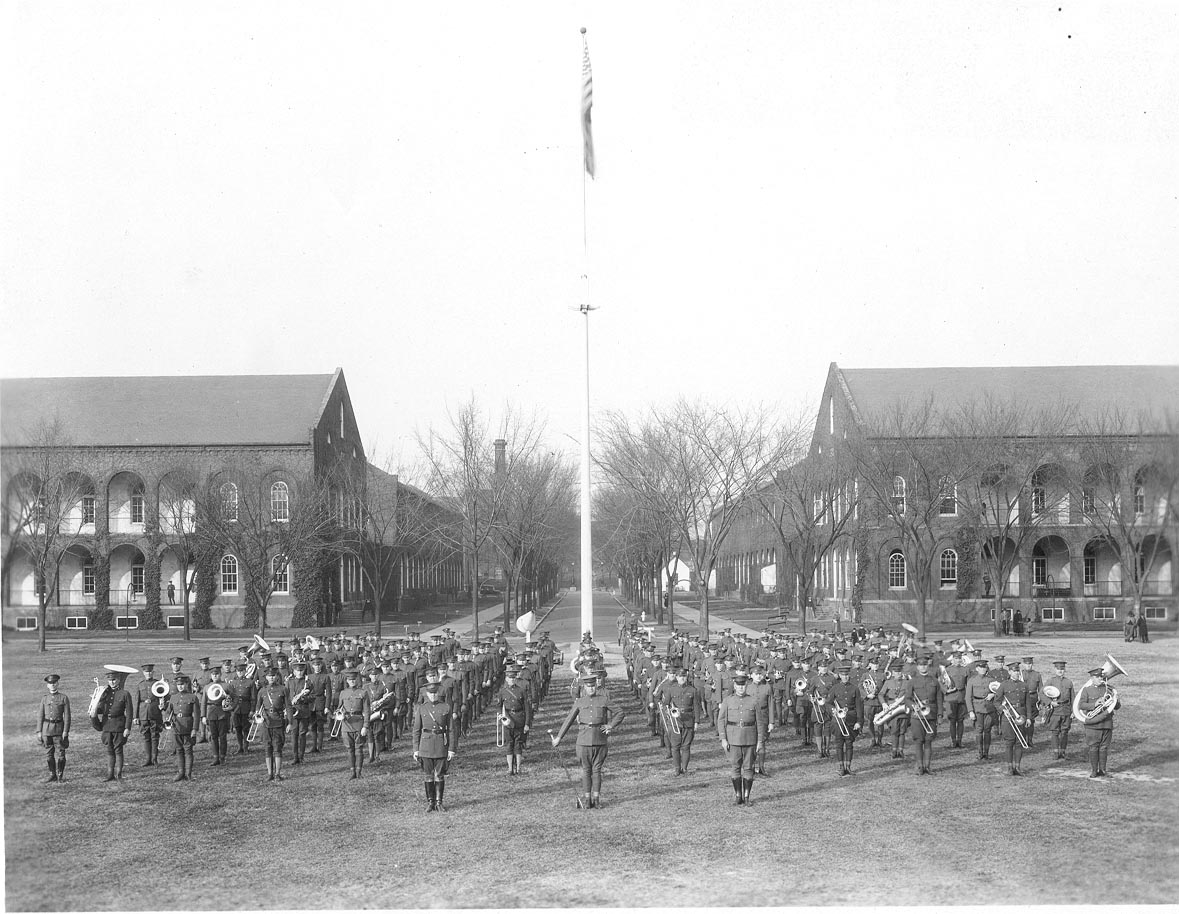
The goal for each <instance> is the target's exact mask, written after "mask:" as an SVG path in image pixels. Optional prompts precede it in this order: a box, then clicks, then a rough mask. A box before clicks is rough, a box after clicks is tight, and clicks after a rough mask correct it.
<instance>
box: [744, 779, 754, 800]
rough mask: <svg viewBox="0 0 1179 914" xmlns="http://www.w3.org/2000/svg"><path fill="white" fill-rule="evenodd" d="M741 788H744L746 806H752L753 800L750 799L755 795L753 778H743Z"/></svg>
mask: <svg viewBox="0 0 1179 914" xmlns="http://www.w3.org/2000/svg"><path fill="white" fill-rule="evenodd" d="M741 786H742V787H743V788H744V795H745V805H746V806H752V805H753V800H751V799H749V795H750V794H751V793H753V778H742V779H741Z"/></svg>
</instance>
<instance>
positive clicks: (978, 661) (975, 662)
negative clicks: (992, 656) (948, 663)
mask: <svg viewBox="0 0 1179 914" xmlns="http://www.w3.org/2000/svg"><path fill="white" fill-rule="evenodd" d="M974 665H975V666H986V665H987V662H986V661H985V660H983V659H982V657H979V658H978V659H977V660H975V661H974Z"/></svg>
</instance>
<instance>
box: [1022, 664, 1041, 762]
mask: <svg viewBox="0 0 1179 914" xmlns="http://www.w3.org/2000/svg"><path fill="white" fill-rule="evenodd" d="M1034 662H1035V658H1034V657H1024V658H1023V660H1022V661H1021V662H1020V664H1019V675H1020V677H1021V678H1022V679H1023V683H1024V685H1026V686H1027V687H1028V693H1029V694H1030V695H1031V696H1032V705H1033V706H1038V705H1039V703H1040V689H1041V688H1043V685H1044V677H1043V676H1041V675H1040V671H1039V670H1036V669H1033V667H1032V664H1033V663H1034ZM1035 732H1036V716H1035V715H1034V714H1033V715H1032V716H1031V717H1029V718H1028V725H1027V729H1026V730H1024V733H1025V734H1026V735H1027V740H1028V746H1029V747H1031V746H1032V744H1033V737H1034V735H1035Z"/></svg>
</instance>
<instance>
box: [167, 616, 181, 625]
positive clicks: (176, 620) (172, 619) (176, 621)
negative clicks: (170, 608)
mask: <svg viewBox="0 0 1179 914" xmlns="http://www.w3.org/2000/svg"><path fill="white" fill-rule="evenodd" d="M167 624H168V628H184V616H168V623H167Z"/></svg>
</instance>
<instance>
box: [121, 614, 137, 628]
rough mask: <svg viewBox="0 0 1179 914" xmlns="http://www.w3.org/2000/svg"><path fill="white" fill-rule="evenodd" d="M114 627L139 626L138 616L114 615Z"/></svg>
mask: <svg viewBox="0 0 1179 914" xmlns="http://www.w3.org/2000/svg"><path fill="white" fill-rule="evenodd" d="M115 628H139V616H115Z"/></svg>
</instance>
